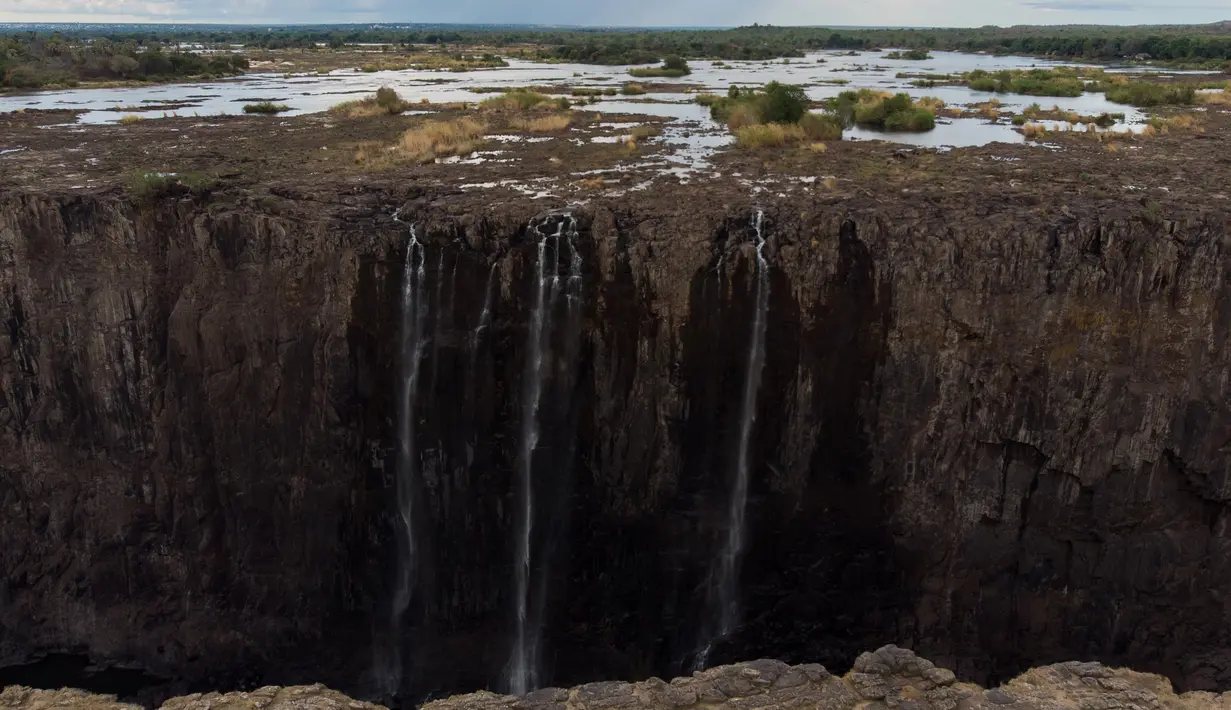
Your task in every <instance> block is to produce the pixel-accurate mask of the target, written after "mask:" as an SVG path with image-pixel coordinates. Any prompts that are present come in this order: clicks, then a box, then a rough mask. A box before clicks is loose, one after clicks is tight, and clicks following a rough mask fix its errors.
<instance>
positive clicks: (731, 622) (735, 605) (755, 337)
mask: <svg viewBox="0 0 1231 710" xmlns="http://www.w3.org/2000/svg"><path fill="white" fill-rule="evenodd" d="M764 217H765V215H764V213H762V212H761V211H760V210H757V214H756V218H755V219H754V220H753V229H754V230H755V233H756V289H755V296H754V298H755V299H756V301H755V306H754V310H753V317H752V337H751V343H750V344H749V346H748V369H747V370H746V371H745V373H744V391H743V394H742V398H741V401H740V415H739V441H738V448H737V452H736V460H735V466H736V468H735V481H734V483H733V485H732V487H731V498H730V503H729V507H728V509H727V528H726V535H725V536H724V539H723V545H722V550H721V552H720V553H719V557H718V564H717V569H715V570H713V571H712V573H711V582H710V584H711V595H712V601H711V603H712V605H713V606H716V607H717V608H716V609H712V611H714V612H716V613H717V617H718V618H717V624H716V629H715V632H714V633H711V634H707V637H706V638H704V639H703V642H704V643H703V646H702V648H701V650H700V651H699V652H698V653H697V656H696V659H695V662H694V667H695V668H696V669H697V670H700V669H702V668H704V667H705V664H706V662H707V661H708V660H709V654H710V651H711V650H712V648H713V644H714V642H715V641H717V640H718V639H721V638H725V637H726V636H729V635H730V634H731V632H732V631H734V630H735V627H736V626H737V625H738V624H739V620H740V602H739V565H740V561H741V558H742V557H743V554H744V546H745V544H746V541H745V534H746V531H745V529H744V527H745V526H744V518H745V513H746V511H747V508H748V485H749V481H750V478H751V469H752V428H753V425H754V424H755V423H756V418H757V393H758V392H759V391H760V388H761V371H762V369H763V368H764V366H765V325H766V324H765V321H766V318H767V316H768V313H769V263H768V262H767V261H766V260H765V236H764V234H763V231H762V226H763V222H764Z"/></svg>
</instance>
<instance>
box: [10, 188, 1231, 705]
mask: <svg viewBox="0 0 1231 710" xmlns="http://www.w3.org/2000/svg"><path fill="white" fill-rule="evenodd" d="M709 189H710V188H701V187H697V188H685V187H680V188H678V194H670V195H657V196H645V195H642V196H636V197H632V198H629V200H627V201H625V202H621V203H619V204H607V203H603V202H596V203H594V204H592V205H590V206H587V207H585V208H583V209H581V210H579V211H578V212H577V217H578V221H579V225H580V234H579V238H578V243H579V245H580V248H581V252H582V254H581V255H582V259H583V279H582V281H583V287H582V288H583V290H582V293H583V296H582V308H581V313H580V316H579V318H578V320H577V321H576V324H575V326H574V327H575V328H576V329H577V332H572V331H571V330H570V329H569V327H568V326H566V321H567V319H564V318H559V319H556V321H555V326H554V330H553V331H552V333H551V335H550V339H551V348H550V351H551V353H552V355H551V357H550V359H549V369H548V375H547V378H546V382H545V390H544V396H543V400H542V407H541V410H540V417H541V423H540V429H541V431H542V438H541V440H540V444H539V448H538V449H537V450H536V454H535V458H534V460H533V462H532V465H533V472H534V481H535V484H534V485H535V497H536V515H537V516H538V517H537V518H536V523H535V535H534V538H533V541H532V546H533V551H534V558H535V560H536V571H535V575H536V576H535V580H536V581H535V582H534V584H533V585H532V587H533V589H534V595H535V596H534V604H535V605H537V608H538V609H539V610H540V618H541V619H542V623H543V641H542V650H543V653H542V674H543V677H544V681H545V682H547V683H550V684H553V685H563V684H569V683H575V682H582V681H588V680H594V679H599V678H612V677H626V678H644V677H648V676H650V675H659V676H667V677H669V676H672V675H675V674H677V673H679V672H680V671H681V669H682V668H683V667H684V664H686V663H687V661H688V660H689V659H690V657H691V655H692V654H693V653H694V652H695V651H696V643H697V638H698V633H699V630H700V628H701V625H702V623H703V621H704V620H703V619H702V618H701V615H702V613H703V610H704V607H705V605H704V604H703V599H704V593H705V592H704V589H705V584H706V575H707V573H708V572H709V570H710V569H711V567H712V564H711V561H712V556H713V555H714V554H715V553H716V551H717V550H718V549H719V548H720V546H721V544H722V540H721V532H722V525H723V524H724V522H725V519H726V510H727V506H728V501H727V495H728V491H729V489H730V477H731V476H732V475H733V474H734V469H733V464H734V454H733V450H734V449H733V447H734V446H735V440H736V436H735V432H736V430H737V428H738V421H739V411H738V410H739V406H740V399H741V392H742V381H741V378H742V377H743V374H744V373H745V371H746V369H747V367H746V364H747V363H746V358H747V349H748V338H749V332H750V328H749V327H748V324H749V322H750V319H751V317H752V315H753V313H752V309H753V307H754V303H753V298H752V293H753V286H754V284H753V278H754V276H753V271H752V267H751V259H752V252H751V250H752V228H751V219H752V215H753V213H754V212H755V209H756V208H757V207H760V208H763V209H764V211H765V234H766V236H767V238H768V245H767V248H766V255H767V258H768V261H769V263H770V265H771V269H772V271H771V279H770V305H769V320H768V327H767V331H766V360H765V369H764V375H763V380H762V383H761V387H760V396H759V398H758V402H757V416H756V424H755V427H754V431H753V445H752V452H753V453H752V461H753V468H752V472H753V475H752V487H751V498H750V501H749V507H748V524H749V545H748V547H747V551H746V554H745V556H744V562H743V572H742V584H741V598H742V606H743V612H744V613H743V617H744V619H745V621H746V623H745V624H744V625H743V626H741V628H740V629H739V630H738V631H737V632H736V633H735V634H733V635H732V636H731V637H730V638H728V639H726V640H725V641H723V642H721V643H720V644H719V645H718V646H717V647H716V648H715V650H714V653H713V655H712V656H711V660H712V661H713V662H719V663H722V662H730V661H733V660H737V659H739V658H748V657H756V656H770V657H777V658H782V659H785V660H788V661H792V662H802V661H819V662H822V663H824V664H826V665H829V666H830V667H832V668H846V667H849V665H850V664H851V663H852V662H853V661H854V659H855V658H856V656H857V655H858V653H859V651H860V650H861V649H864V648H869V647H875V646H877V645H879V644H880V643H883V642H885V641H889V640H894V641H900V642H907V643H909V644H910V645H911V646H913V647H915V648H917V649H919V650H920V651H921V652H924V653H926V654H928V655H931V656H932V657H934V658H936V659H937V660H938V661H940V662H943V663H944V664H945V665H947V666H949V667H952V668H953V669H954V670H955V671H956V673H957V675H958V677H960V678H963V679H968V680H974V681H979V682H987V681H988V680H989V679H990V680H992V681H998V680H1000V679H1003V678H1006V677H1009V676H1011V675H1012V674H1014V673H1017V672H1020V671H1021V670H1023V669H1025V668H1027V667H1029V666H1031V665H1032V664H1036V663H1046V662H1051V661H1058V660H1064V659H1068V658H1090V659H1099V660H1103V661H1107V662H1113V663H1117V664H1132V665H1134V666H1136V667H1139V668H1142V669H1147V670H1156V671H1159V672H1163V673H1166V674H1168V675H1170V676H1171V677H1173V678H1174V679H1176V680H1177V681H1180V682H1181V683H1182V684H1183V686H1184V687H1186V688H1215V687H1225V686H1228V685H1231V658H1228V657H1227V656H1226V655H1225V652H1224V651H1223V650H1222V649H1223V648H1224V646H1225V641H1224V639H1225V638H1227V635H1228V633H1231V622H1229V621H1228V619H1227V616H1226V614H1225V612H1224V610H1223V607H1224V604H1223V602H1222V601H1221V596H1222V595H1223V594H1224V593H1225V592H1226V590H1227V581H1226V580H1227V579H1231V576H1229V575H1228V572H1231V570H1228V560H1229V555H1228V548H1227V544H1228V543H1227V541H1228V530H1227V522H1226V514H1227V502H1228V498H1229V496H1231V489H1228V485H1227V480H1226V479H1227V475H1228V471H1229V470H1231V466H1229V465H1228V464H1229V463H1231V462H1229V460H1228V459H1229V455H1231V405H1229V404H1228V402H1229V400H1231V383H1229V381H1228V374H1227V373H1228V372H1231V367H1229V365H1231V363H1229V362H1228V360H1229V359H1231V355H1228V353H1229V349H1228V347H1227V346H1228V333H1229V332H1231V278H1229V277H1228V273H1229V269H1228V266H1229V263H1228V261H1229V260H1228V256H1227V255H1228V249H1229V248H1231V243H1229V241H1228V237H1227V235H1226V234H1225V232H1224V231H1223V228H1222V226H1221V224H1222V220H1221V218H1218V217H1215V216H1212V217H1205V216H1202V215H1188V216H1182V217H1180V218H1178V219H1177V221H1174V222H1159V221H1158V220H1157V219H1156V218H1154V217H1152V216H1151V215H1144V216H1143V217H1141V218H1137V217H1135V216H1134V215H1131V214H1105V213H1098V212H1096V211H1093V210H1090V211H1088V212H1083V211H1082V210H1081V209H1079V208H1074V209H1072V210H1070V212H1071V213H1072V214H1076V215H1077V216H1076V217H1063V218H1057V217H1048V216H1047V215H1046V214H1044V213H1042V212H1041V211H1038V210H1032V209H1030V208H1020V209H1019V208H1012V207H1006V208H1005V211H1004V212H1003V213H1002V214H998V215H995V216H992V217H986V211H985V210H983V208H982V207H981V206H979V205H977V204H973V203H972V204H970V205H964V204H946V205H945V206H944V208H943V209H941V208H939V207H933V206H931V205H926V204H924V205H919V204H914V203H910V202H909V201H907V200H906V198H903V201H902V203H901V204H894V203H893V202H889V203H876V204H874V203H871V202H868V203H866V204H864V203H845V204H840V205H832V204H825V203H824V202H823V201H816V202H813V201H810V200H809V199H807V198H793V199H792V200H790V201H787V200H782V201H778V202H774V201H770V202H766V203H762V204H759V205H754V204H752V203H751V202H748V201H746V199H745V198H738V199H733V198H732V197H731V195H729V194H723V193H721V192H720V191H717V188H714V190H713V191H707V190H709ZM314 199H315V198H314V197H313V196H311V195H302V196H298V197H296V198H294V199H292V198H286V199H270V200H266V201H264V202H262V203H260V204H259V205H258V204H253V203H249V202H244V201H242V200H241V201H237V202H234V203H231V202H228V201H227V200H226V199H225V198H223V197H216V199H214V200H213V201H212V202H211V203H210V204H201V203H194V202H192V201H189V200H183V201H166V202H164V203H161V204H156V205H135V204H129V203H128V202H126V201H124V200H120V199H114V198H107V197H93V198H79V197H55V196H46V195H38V196H36V195H14V194H7V195H4V196H0V450H2V451H4V452H5V453H4V455H3V456H0V509H2V510H3V511H4V515H3V516H0V664H5V665H12V664H21V663H26V662H29V661H31V660H33V659H35V658H37V657H38V656H39V655H40V654H45V653H67V654H77V655H83V656H89V657H90V658H91V659H93V660H95V661H97V662H101V663H104V664H106V663H123V664H125V665H126V667H133V668H139V669H142V670H145V671H148V672H149V673H152V674H155V675H159V676H162V677H165V678H168V679H170V680H169V681H168V683H167V684H165V686H164V687H162V688H161V689H159V690H158V691H157V692H154V693H153V694H152V695H150V696H149V697H148V698H147V699H151V698H152V699H155V700H158V699H161V698H162V697H166V695H167V694H168V693H171V692H179V691H183V690H189V689H198V688H200V689H204V688H211V687H237V686H249V685H252V684H255V683H263V682H274V683H280V684H286V683H302V682H310V681H316V680H321V681H324V682H327V683H329V684H331V685H333V686H336V687H340V688H342V689H344V690H349V691H352V692H355V693H362V692H364V689H365V688H371V687H373V686H370V685H368V682H369V681H374V680H376V679H371V678H367V677H365V673H366V672H367V671H368V669H370V668H372V667H373V666H374V664H375V663H376V660H377V659H375V658H374V656H380V655H381V654H388V653H389V652H390V650H391V649H392V648H393V647H394V646H398V647H400V651H401V657H402V658H403V659H404V661H405V662H406V664H407V670H406V673H405V676H404V678H403V679H402V692H403V696H404V697H407V698H417V697H423V696H424V695H425V694H429V693H446V692H453V691H463V690H471V689H474V688H479V687H494V686H497V685H498V683H499V680H500V676H501V672H502V670H503V668H504V665H505V663H506V662H507V660H508V657H509V650H510V648H509V643H510V641H509V639H510V638H511V628H512V622H513V619H512V609H513V600H512V598H511V597H512V587H513V584H512V579H513V568H512V554H513V543H512V537H513V530H514V525H515V511H514V482H515V462H516V457H517V448H518V435H517V432H518V431H519V425H520V416H521V413H522V411H523V410H522V406H521V404H522V403H521V401H520V398H521V397H522V395H523V391H524V388H523V387H522V379H523V377H524V373H525V372H526V369H525V357H526V343H527V337H526V329H527V325H528V323H529V322H530V311H531V309H532V307H533V303H534V298H533V295H534V285H533V281H534V278H535V277H534V268H535V259H536V253H537V250H536V244H535V240H536V238H537V237H536V236H535V235H536V234H537V233H539V232H541V231H542V229H530V228H529V226H530V225H532V224H533V225H536V227H541V226H543V225H544V223H545V222H546V223H550V222H551V220H553V219H558V217H553V216H550V215H542V214H539V208H538V207H536V206H535V205H534V204H532V203H529V202H527V203H525V204H509V205H482V204H473V205H471V204H466V203H464V202H461V201H459V200H460V198H458V199H454V198H452V197H451V198H449V199H448V200H445V199H441V200H439V201H436V200H434V199H433V198H431V197H428V196H419V197H416V198H414V199H411V200H410V201H406V200H404V199H401V198H396V199H395V198H393V197H390V196H385V195H382V194H380V193H377V192H371V193H364V194H357V195H352V196H347V197H344V198H337V199H340V200H341V201H340V202H318V201H314ZM398 206H400V207H402V212H401V215H400V216H401V219H402V220H404V221H408V222H410V221H413V222H415V223H417V224H418V225H419V233H420V236H421V239H422V240H423V241H424V242H425V243H426V245H427V261H426V267H427V272H426V277H427V279H428V284H427V285H428V288H427V289H426V294H427V296H426V298H428V302H429V315H428V317H427V323H426V329H427V332H428V333H429V334H430V336H429V340H428V342H427V344H426V346H425V352H424V361H423V370H422V377H423V379H422V381H421V382H420V384H419V386H418V388H417V392H418V396H417V401H416V402H415V408H414V413H415V418H416V426H415V431H416V444H415V451H416V452H417V458H418V463H417V471H418V473H417V476H416V485H417V486H418V489H417V490H416V495H415V497H414V498H415V511H414V513H415V514H414V516H413V520H414V526H415V535H416V540H417V546H418V549H419V550H421V552H422V554H420V555H419V556H418V557H416V559H415V563H414V571H415V579H416V580H417V582H416V588H415V593H414V596H413V599H412V601H411V606H410V609H409V611H408V613H407V614H406V615H405V617H404V626H403V628H400V629H396V630H390V629H388V628H387V622H388V618H389V611H388V610H389V607H390V604H389V596H390V593H391V587H392V584H393V580H394V577H395V573H394V570H395V567H396V560H395V559H394V556H395V554H396V549H397V545H396V544H395V532H394V531H395V527H394V516H395V512H394V506H395V496H394V494H393V491H394V459H395V453H396V451H397V446H398V442H397V440H396V436H397V429H398V427H397V402H396V401H395V400H396V394H397V392H399V391H400V388H399V387H398V378H399V376H400V369H399V340H398V338H399V325H400V321H401V314H400V312H399V304H400V299H401V285H402V284H401V279H402V274H403V271H404V270H403V260H404V256H405V249H406V232H405V228H404V227H403V226H402V225H400V224H398V223H396V222H394V221H393V220H392V219H390V217H389V215H390V214H391V213H392V212H393V209H394V208H395V207H398ZM698 206H706V207H708V209H699V208H698ZM981 210H983V211H981ZM981 215H982V216H981ZM560 258H561V259H564V258H565V255H561V256H560ZM493 265H495V271H494V272H493V271H492V267H493ZM489 278H490V279H493V281H492V282H491V283H492V284H493V288H492V289H491V292H492V299H491V319H490V327H488V328H485V329H482V330H479V331H478V332H476V330H478V325H479V323H480V314H481V312H482V310H483V303H484V298H485V293H487V285H488V283H489Z"/></svg>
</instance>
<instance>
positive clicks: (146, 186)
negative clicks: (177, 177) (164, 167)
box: [128, 172, 173, 200]
mask: <svg viewBox="0 0 1231 710" xmlns="http://www.w3.org/2000/svg"><path fill="white" fill-rule="evenodd" d="M172 184H173V181H172V180H171V179H170V178H168V177H167V176H166V175H163V174H162V173H154V172H143V173H133V175H132V176H131V177H130V178H129V181H128V185H129V188H131V189H132V191H133V194H134V195H136V196H137V197H139V198H141V199H143V200H153V199H156V198H158V197H161V196H163V195H165V194H167V193H168V192H170V191H171V185H172Z"/></svg>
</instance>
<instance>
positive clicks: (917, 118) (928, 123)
mask: <svg viewBox="0 0 1231 710" xmlns="http://www.w3.org/2000/svg"><path fill="white" fill-rule="evenodd" d="M935 127H936V116H935V115H934V114H933V113H932V112H931V111H929V110H927V109H925V108H911V109H906V110H903V111H897V112H895V113H891V114H889V115H888V116H886V117H885V130H887V131H916V132H922V131H930V130H932V129H933V128H935Z"/></svg>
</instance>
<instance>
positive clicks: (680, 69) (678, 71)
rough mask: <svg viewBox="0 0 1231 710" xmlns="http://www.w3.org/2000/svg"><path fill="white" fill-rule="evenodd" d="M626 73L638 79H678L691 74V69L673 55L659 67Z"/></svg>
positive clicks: (638, 69)
mask: <svg viewBox="0 0 1231 710" xmlns="http://www.w3.org/2000/svg"><path fill="white" fill-rule="evenodd" d="M628 73H629V74H631V75H632V76H635V77H638V78H648V77H662V78H667V79H678V78H679V77H681V76H688V75H689V74H691V73H692V69H691V68H690V67H689V66H688V62H686V61H684V60H683V59H681V58H680V57H677V56H674V55H673V56H670V57H667V59H666V60H665V61H664V62H663V65H662V66H661V67H648V68H647V67H642V68H636V69H629V70H628Z"/></svg>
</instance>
